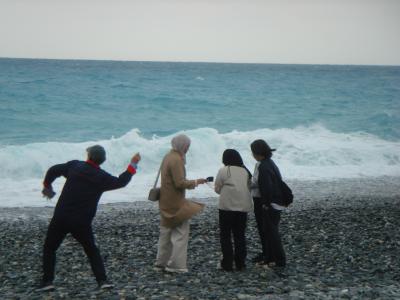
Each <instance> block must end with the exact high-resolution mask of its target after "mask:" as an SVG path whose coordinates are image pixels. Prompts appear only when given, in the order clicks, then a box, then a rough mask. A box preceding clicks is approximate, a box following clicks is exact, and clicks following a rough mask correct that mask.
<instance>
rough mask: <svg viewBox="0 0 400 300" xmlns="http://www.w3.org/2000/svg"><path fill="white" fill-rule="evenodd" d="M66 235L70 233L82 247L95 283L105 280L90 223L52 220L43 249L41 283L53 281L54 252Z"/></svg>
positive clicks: (101, 261)
mask: <svg viewBox="0 0 400 300" xmlns="http://www.w3.org/2000/svg"><path fill="white" fill-rule="evenodd" d="M70 223H71V224H70ZM72 223H73V224H72ZM68 233H71V234H72V236H73V237H74V238H75V239H76V240H77V241H78V242H79V243H80V244H81V245H82V246H83V249H84V251H85V253H86V255H87V257H88V258H89V262H90V265H91V267H92V271H93V273H94V276H95V277H96V280H97V282H100V281H103V280H106V279H107V277H106V272H105V269H104V264H103V259H102V258H101V256H100V251H99V249H98V248H97V246H96V243H95V240H94V236H93V231H92V225H91V224H90V223H89V224H83V225H82V223H81V224H79V222H70V221H63V220H55V219H54V218H53V219H52V220H51V222H50V225H49V228H48V230H47V236H46V241H45V243H44V247H43V281H44V282H52V281H53V280H54V269H55V265H56V251H57V249H58V247H59V246H60V245H61V243H62V241H63V240H64V238H65V236H66V235H67V234H68Z"/></svg>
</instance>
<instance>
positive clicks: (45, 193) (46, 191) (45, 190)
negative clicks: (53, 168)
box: [42, 186, 56, 199]
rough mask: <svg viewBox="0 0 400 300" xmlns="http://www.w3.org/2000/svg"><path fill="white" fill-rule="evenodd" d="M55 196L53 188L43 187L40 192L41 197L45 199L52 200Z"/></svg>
mask: <svg viewBox="0 0 400 300" xmlns="http://www.w3.org/2000/svg"><path fill="white" fill-rule="evenodd" d="M55 194H56V193H55V192H54V191H53V188H52V187H51V186H49V187H44V188H43V190H42V195H43V197H45V198H47V199H51V198H53V197H54V195H55Z"/></svg>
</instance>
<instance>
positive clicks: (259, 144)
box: [250, 140, 276, 158]
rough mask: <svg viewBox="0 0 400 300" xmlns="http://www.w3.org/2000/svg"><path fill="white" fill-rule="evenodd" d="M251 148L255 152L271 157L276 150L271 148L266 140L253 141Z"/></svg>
mask: <svg viewBox="0 0 400 300" xmlns="http://www.w3.org/2000/svg"><path fill="white" fill-rule="evenodd" d="M250 148H251V152H253V154H256V155H259V156H263V157H265V158H271V157H272V152H273V151H275V150H276V149H271V147H270V146H269V145H268V144H267V142H266V141H264V140H255V141H254V142H252V143H251V145H250Z"/></svg>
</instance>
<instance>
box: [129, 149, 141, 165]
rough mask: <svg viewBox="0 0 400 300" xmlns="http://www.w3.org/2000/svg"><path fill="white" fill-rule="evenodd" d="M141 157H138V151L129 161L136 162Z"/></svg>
mask: <svg viewBox="0 0 400 300" xmlns="http://www.w3.org/2000/svg"><path fill="white" fill-rule="evenodd" d="M141 159H142V158H141V157H140V154H139V152H138V153H136V154H135V155H134V156H133V157H132V159H131V163H133V164H135V165H136V164H138V163H139V161H140V160H141Z"/></svg>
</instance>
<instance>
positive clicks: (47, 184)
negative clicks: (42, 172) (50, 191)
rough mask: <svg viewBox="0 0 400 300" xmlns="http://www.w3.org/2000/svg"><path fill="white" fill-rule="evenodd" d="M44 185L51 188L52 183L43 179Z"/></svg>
mask: <svg viewBox="0 0 400 300" xmlns="http://www.w3.org/2000/svg"><path fill="white" fill-rule="evenodd" d="M43 186H44V187H45V188H49V187H50V186H51V184H49V183H48V182H46V181H43Z"/></svg>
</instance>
